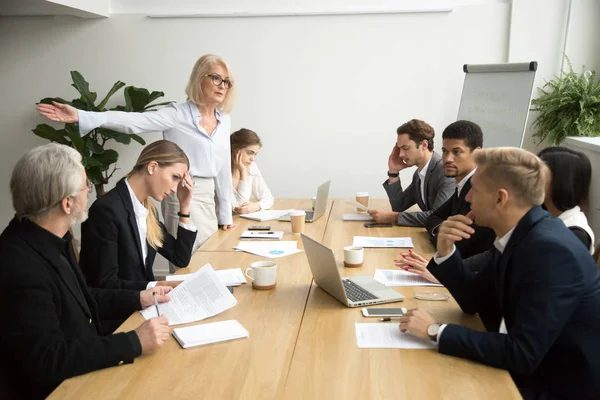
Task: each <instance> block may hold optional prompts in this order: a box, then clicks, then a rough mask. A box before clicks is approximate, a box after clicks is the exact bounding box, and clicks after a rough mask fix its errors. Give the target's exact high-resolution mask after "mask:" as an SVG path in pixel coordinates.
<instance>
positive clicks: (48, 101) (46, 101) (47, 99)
mask: <svg viewBox="0 0 600 400" xmlns="http://www.w3.org/2000/svg"><path fill="white" fill-rule="evenodd" d="M53 101H55V102H57V103H61V104H71V103H70V102H68V101H66V100H65V99H62V98H60V97H45V98H43V99H41V100H40V104H52V102H53Z"/></svg>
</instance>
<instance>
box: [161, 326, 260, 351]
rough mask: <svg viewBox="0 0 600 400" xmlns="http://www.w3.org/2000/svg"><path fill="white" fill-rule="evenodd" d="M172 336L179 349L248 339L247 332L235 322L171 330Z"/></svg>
mask: <svg viewBox="0 0 600 400" xmlns="http://www.w3.org/2000/svg"><path fill="white" fill-rule="evenodd" d="M173 336H174V337H175V339H176V340H177V341H178V342H179V344H180V345H181V347H183V348H184V349H187V348H189V347H195V346H202V345H205V344H209V343H216V342H223V341H226V340H233V339H240V338H244V337H248V336H249V333H248V331H247V330H246V329H245V328H244V327H243V326H242V324H240V323H239V322H238V321H236V320H229V321H219V322H212V323H209V324H200V325H193V326H186V327H184V328H175V329H173Z"/></svg>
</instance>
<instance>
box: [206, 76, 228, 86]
mask: <svg viewBox="0 0 600 400" xmlns="http://www.w3.org/2000/svg"><path fill="white" fill-rule="evenodd" d="M204 77H205V78H206V77H208V78H210V80H211V81H212V83H213V85H215V86H221V85H224V87H225V88H226V89H231V87H232V86H233V82H231V81H230V80H229V79H226V78H223V77H222V76H221V75H219V74H208V75H204Z"/></svg>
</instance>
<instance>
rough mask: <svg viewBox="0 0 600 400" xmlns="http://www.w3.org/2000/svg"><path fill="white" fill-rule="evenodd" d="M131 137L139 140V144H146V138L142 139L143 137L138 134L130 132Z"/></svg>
mask: <svg viewBox="0 0 600 400" xmlns="http://www.w3.org/2000/svg"><path fill="white" fill-rule="evenodd" d="M129 137H130V138H132V139H133V140H135V141H136V142H138V143H139V144H141V145H142V146H143V145H145V144H146V141H145V140H144V139H142V138H141V137H139V136H138V135H136V134H135V133H130V134H129Z"/></svg>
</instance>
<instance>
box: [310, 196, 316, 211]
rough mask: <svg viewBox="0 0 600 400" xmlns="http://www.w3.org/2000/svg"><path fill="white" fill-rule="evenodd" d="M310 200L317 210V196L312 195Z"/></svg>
mask: <svg viewBox="0 0 600 400" xmlns="http://www.w3.org/2000/svg"><path fill="white" fill-rule="evenodd" d="M310 200H311V201H312V210H313V211H315V206H316V205H317V198H316V197H311V199H310Z"/></svg>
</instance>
